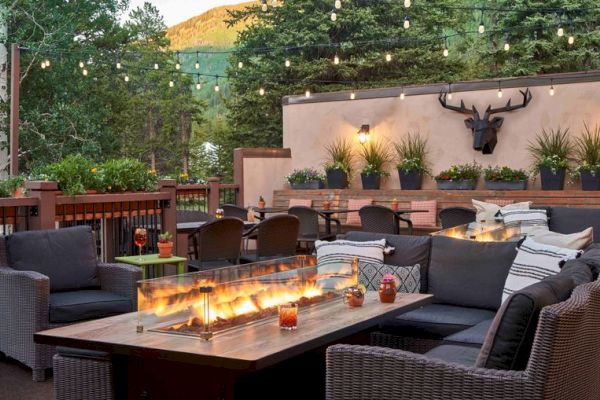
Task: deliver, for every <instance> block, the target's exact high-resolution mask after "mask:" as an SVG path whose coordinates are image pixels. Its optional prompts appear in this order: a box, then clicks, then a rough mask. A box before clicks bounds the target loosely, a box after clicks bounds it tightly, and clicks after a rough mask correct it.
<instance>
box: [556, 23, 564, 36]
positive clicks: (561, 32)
mask: <svg viewBox="0 0 600 400" xmlns="http://www.w3.org/2000/svg"><path fill="white" fill-rule="evenodd" d="M556 34H557V35H558V36H559V37H563V36H564V34H565V29H564V28H563V27H562V26H561V27H559V28H558V30H557V31H556Z"/></svg>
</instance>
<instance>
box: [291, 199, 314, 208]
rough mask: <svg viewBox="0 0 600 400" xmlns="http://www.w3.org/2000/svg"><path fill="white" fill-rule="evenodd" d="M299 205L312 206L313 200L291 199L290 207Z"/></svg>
mask: <svg viewBox="0 0 600 400" xmlns="http://www.w3.org/2000/svg"><path fill="white" fill-rule="evenodd" d="M298 206H300V207H312V200H311V199H290V203H289V205H288V208H292V207H298Z"/></svg>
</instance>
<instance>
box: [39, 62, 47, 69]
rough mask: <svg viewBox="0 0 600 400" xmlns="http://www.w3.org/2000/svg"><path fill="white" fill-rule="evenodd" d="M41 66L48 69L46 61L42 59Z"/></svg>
mask: <svg viewBox="0 0 600 400" xmlns="http://www.w3.org/2000/svg"><path fill="white" fill-rule="evenodd" d="M40 67H42V69H46V61H42V62H41V64H40Z"/></svg>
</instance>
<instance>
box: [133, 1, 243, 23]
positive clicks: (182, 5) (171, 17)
mask: <svg viewBox="0 0 600 400" xmlns="http://www.w3.org/2000/svg"><path fill="white" fill-rule="evenodd" d="M144 1H148V2H150V3H152V4H153V5H154V6H155V7H156V8H158V9H159V10H160V12H161V14H162V15H163V17H164V18H165V22H166V24H167V26H169V27H170V26H173V25H175V24H178V23H180V22H183V21H185V20H187V19H190V18H192V17H195V16H196V15H199V14H202V13H203V12H204V11H207V10H210V9H211V8H214V7H218V6H224V5H230V4H238V3H242V2H243V1H242V0H131V2H130V7H131V8H136V7H139V6H141V5H142V4H144Z"/></svg>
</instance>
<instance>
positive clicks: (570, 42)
mask: <svg viewBox="0 0 600 400" xmlns="http://www.w3.org/2000/svg"><path fill="white" fill-rule="evenodd" d="M573 43H575V36H573V35H571V36H569V44H573Z"/></svg>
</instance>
